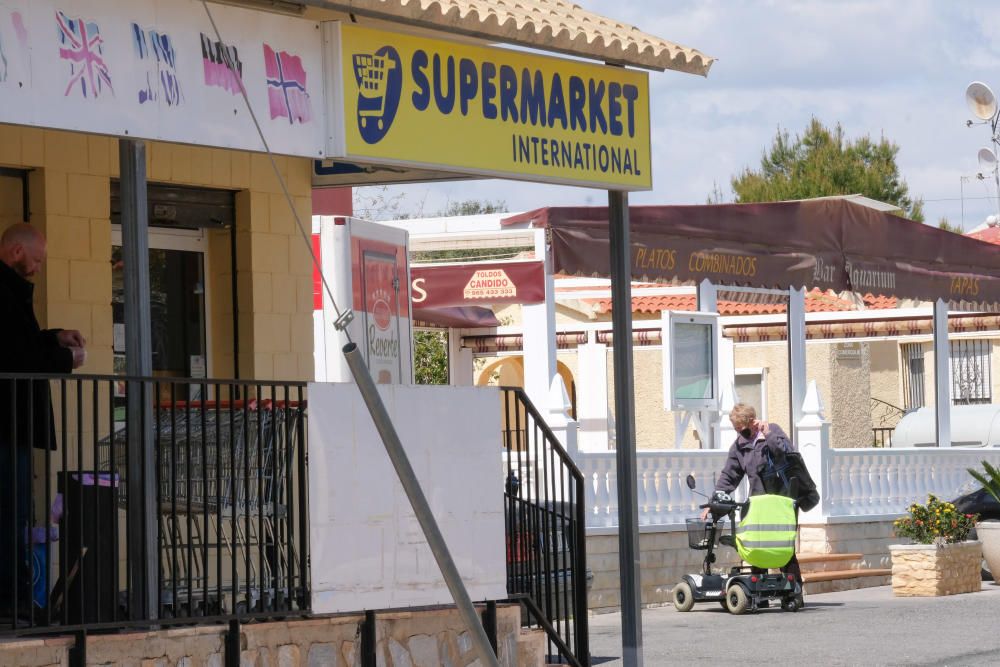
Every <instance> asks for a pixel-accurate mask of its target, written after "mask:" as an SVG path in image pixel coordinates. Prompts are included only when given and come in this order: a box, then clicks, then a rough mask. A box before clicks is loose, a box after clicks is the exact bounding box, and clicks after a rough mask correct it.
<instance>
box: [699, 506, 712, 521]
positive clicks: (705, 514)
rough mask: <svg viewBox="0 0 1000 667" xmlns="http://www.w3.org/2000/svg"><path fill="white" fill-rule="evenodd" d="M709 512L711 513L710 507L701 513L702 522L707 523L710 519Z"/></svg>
mask: <svg viewBox="0 0 1000 667" xmlns="http://www.w3.org/2000/svg"><path fill="white" fill-rule="evenodd" d="M709 511H710V509H709V508H708V507H706V508H705V509H703V510H702V511H701V520H702V521H705V520H707V519H708V513H709Z"/></svg>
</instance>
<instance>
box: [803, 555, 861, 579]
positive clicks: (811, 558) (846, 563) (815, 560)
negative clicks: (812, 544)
mask: <svg viewBox="0 0 1000 667" xmlns="http://www.w3.org/2000/svg"><path fill="white" fill-rule="evenodd" d="M863 556H864V554H857V553H848V554H821V553H802V554H797V557H798V559H799V567H800V568H802V573H803V574H805V573H806V572H829V571H835V570H844V569H850V568H855V569H859V568H861V567H862V563H861V558H862V557H863ZM852 561H853V562H852Z"/></svg>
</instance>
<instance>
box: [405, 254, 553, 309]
mask: <svg viewBox="0 0 1000 667" xmlns="http://www.w3.org/2000/svg"><path fill="white" fill-rule="evenodd" d="M410 281H411V285H412V290H411V291H412V295H413V306H414V308H438V307H441V306H470V305H483V304H498V303H522V304H525V303H541V302H543V301H545V265H544V264H543V263H542V262H538V261H531V262H474V263H469V264H439V265H436V266H413V265H411V266H410Z"/></svg>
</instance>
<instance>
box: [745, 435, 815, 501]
mask: <svg viewBox="0 0 1000 667" xmlns="http://www.w3.org/2000/svg"><path fill="white" fill-rule="evenodd" d="M764 458H765V460H764V462H763V463H761V464H760V470H758V475H759V476H760V481H761V482H762V483H763V485H764V491H765V492H767V493H776V494H778V495H781V496H785V497H786V498H792V499H793V500H795V504H796V505H797V506H798V507H799V508H800V509H801V510H802V511H803V512H808V511H809V510H811V509H812V508H814V507H816V505H817V504H819V491H817V490H816V483H815V482H813V480H812V477H811V476H810V475H809V469H808V468H807V467H806V462H805V461H804V460H803V459H802V455H801V454H799V453H798V452H784V457H781V458H782V460H781V462H780V463H779V462H778V461H776V460H775V458H776V457H775V456H774V455H773V454H772V453H771V449H770V448H769V447H765V448H764Z"/></svg>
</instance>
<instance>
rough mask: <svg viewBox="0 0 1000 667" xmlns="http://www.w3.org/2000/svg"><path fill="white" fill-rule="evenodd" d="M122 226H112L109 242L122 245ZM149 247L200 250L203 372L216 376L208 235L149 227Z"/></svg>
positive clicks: (197, 230)
mask: <svg viewBox="0 0 1000 667" xmlns="http://www.w3.org/2000/svg"><path fill="white" fill-rule="evenodd" d="M121 244H122V226H121V225H117V224H112V225H111V245H112V246H119V247H120V246H121ZM149 249H150V250H179V251H183V252H197V253H201V271H202V279H203V280H204V283H205V284H204V290H205V303H204V307H205V375H206V378H212V377H215V359H214V356H215V355H213V354H212V324H213V323H212V291H211V290H210V289H208V283H209V276H210V275H211V271H210V268H211V254H210V253H209V252H208V234H206V233H205V230H204V229H170V228H167V227H152V226H151V227H149Z"/></svg>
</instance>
